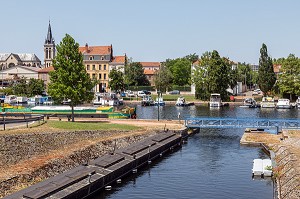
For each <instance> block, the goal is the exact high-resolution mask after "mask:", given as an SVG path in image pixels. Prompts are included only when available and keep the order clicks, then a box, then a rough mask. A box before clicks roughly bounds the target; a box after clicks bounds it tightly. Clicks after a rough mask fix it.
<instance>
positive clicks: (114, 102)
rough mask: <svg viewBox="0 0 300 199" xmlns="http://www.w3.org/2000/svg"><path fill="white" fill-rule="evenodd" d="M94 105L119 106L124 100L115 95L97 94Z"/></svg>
mask: <svg viewBox="0 0 300 199" xmlns="http://www.w3.org/2000/svg"><path fill="white" fill-rule="evenodd" d="M93 104H94V105H102V106H119V105H122V104H123V100H120V99H119V98H118V97H117V94H115V93H96V94H95V99H94V101H93Z"/></svg>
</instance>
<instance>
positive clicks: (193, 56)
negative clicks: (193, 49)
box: [184, 53, 199, 63]
mask: <svg viewBox="0 0 300 199" xmlns="http://www.w3.org/2000/svg"><path fill="white" fill-rule="evenodd" d="M184 59H187V60H189V62H190V63H194V62H196V61H198V60H199V55H197V54H196V53H194V54H189V55H187V56H185V57H184Z"/></svg>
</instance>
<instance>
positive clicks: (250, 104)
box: [241, 98, 259, 108]
mask: <svg viewBox="0 0 300 199" xmlns="http://www.w3.org/2000/svg"><path fill="white" fill-rule="evenodd" d="M241 107H246V108H257V107H259V105H258V104H257V103H256V101H255V99H253V98H245V99H244V102H243V106H241Z"/></svg>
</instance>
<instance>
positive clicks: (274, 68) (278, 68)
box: [273, 64, 281, 73]
mask: <svg viewBox="0 0 300 199" xmlns="http://www.w3.org/2000/svg"><path fill="white" fill-rule="evenodd" d="M280 69H281V65H280V64H274V65H273V70H274V73H279V71H280Z"/></svg>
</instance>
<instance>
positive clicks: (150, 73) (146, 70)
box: [144, 69, 156, 75]
mask: <svg viewBox="0 0 300 199" xmlns="http://www.w3.org/2000/svg"><path fill="white" fill-rule="evenodd" d="M155 71H156V70H149V69H144V74H145V75H154V74H155Z"/></svg>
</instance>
